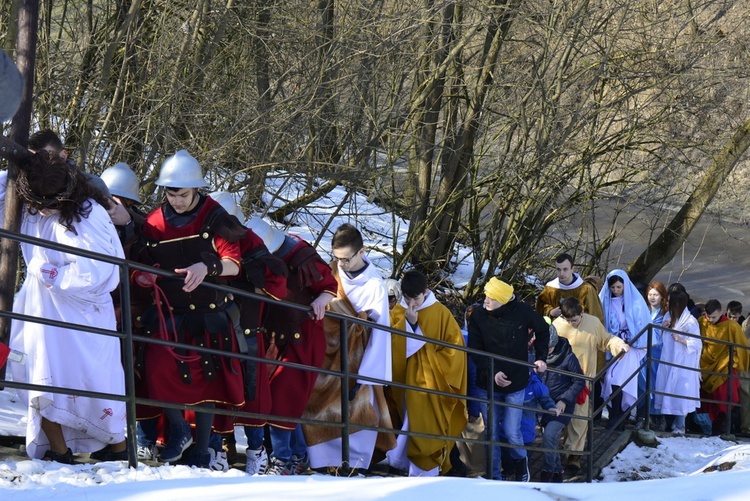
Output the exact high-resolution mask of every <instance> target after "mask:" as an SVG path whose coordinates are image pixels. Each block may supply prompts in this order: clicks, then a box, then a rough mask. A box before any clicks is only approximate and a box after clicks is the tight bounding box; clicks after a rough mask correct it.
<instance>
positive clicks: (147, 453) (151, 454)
mask: <svg viewBox="0 0 750 501" xmlns="http://www.w3.org/2000/svg"><path fill="white" fill-rule="evenodd" d="M137 454H138V459H140V460H145V461H156V458H157V453H156V444H151V445H139V446H138V452H137Z"/></svg>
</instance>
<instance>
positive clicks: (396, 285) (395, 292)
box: [385, 278, 401, 303]
mask: <svg viewBox="0 0 750 501" xmlns="http://www.w3.org/2000/svg"><path fill="white" fill-rule="evenodd" d="M385 286H386V288H387V289H388V296H389V297H390V296H393V297H394V298H396V302H397V303H400V302H401V282H399V281H398V280H394V279H392V278H388V279H386V280H385Z"/></svg>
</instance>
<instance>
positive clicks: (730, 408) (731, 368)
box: [724, 344, 734, 435]
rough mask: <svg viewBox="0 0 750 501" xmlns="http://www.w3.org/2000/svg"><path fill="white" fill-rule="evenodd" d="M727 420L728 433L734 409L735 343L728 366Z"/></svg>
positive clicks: (730, 349)
mask: <svg viewBox="0 0 750 501" xmlns="http://www.w3.org/2000/svg"><path fill="white" fill-rule="evenodd" d="M727 376H728V377H729V381H727V383H728V384H729V386H728V387H727V390H728V392H727V418H726V419H727V422H726V426H725V427H724V431H725V432H726V434H727V435H729V434H731V433H732V411H733V410H734V391H733V390H734V345H731V344H730V345H729V366H728V367H727Z"/></svg>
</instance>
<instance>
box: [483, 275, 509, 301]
mask: <svg viewBox="0 0 750 501" xmlns="http://www.w3.org/2000/svg"><path fill="white" fill-rule="evenodd" d="M484 293H485V295H486V296H487V297H488V298H490V299H494V300H495V301H497V302H498V303H500V304H505V303H507V302H508V301H510V299H511V298H512V297H513V286H512V285H508V284H506V283H505V282H503V281H502V280H498V279H497V278H495V277H492V278H490V281H489V282H487V284H486V285H485V286H484Z"/></svg>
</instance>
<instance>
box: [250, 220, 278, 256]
mask: <svg viewBox="0 0 750 501" xmlns="http://www.w3.org/2000/svg"><path fill="white" fill-rule="evenodd" d="M247 227H248V228H250V229H251V230H253V233H255V234H256V235H258V236H259V237H260V238H261V240H263V243H264V244H266V247H268V250H269V252H272V253H273V252H276V251H277V250H279V247H281V244H283V243H284V239H285V238H286V235H284V232H283V231H279V230H277V229H276V228H271V226H270V225H269V224H268V223H266V222H265V221H263V220H262V219H261V218H259V217H257V216H255V217H252V218H250V221H248V222H247Z"/></svg>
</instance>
